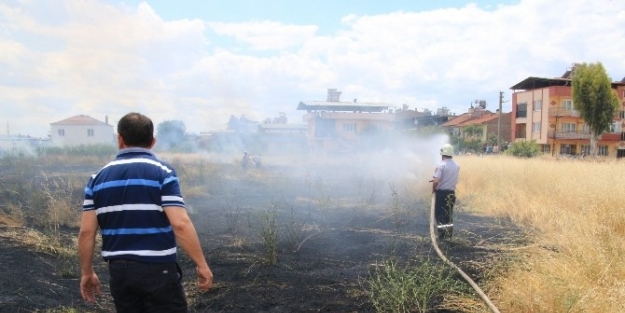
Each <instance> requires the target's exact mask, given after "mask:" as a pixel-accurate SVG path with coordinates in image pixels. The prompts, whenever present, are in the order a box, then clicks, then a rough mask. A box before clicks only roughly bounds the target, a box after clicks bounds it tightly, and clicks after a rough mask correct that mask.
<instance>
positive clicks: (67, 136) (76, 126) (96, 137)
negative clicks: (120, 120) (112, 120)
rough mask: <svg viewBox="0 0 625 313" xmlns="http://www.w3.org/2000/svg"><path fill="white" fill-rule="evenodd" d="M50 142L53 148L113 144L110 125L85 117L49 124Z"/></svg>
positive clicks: (78, 116)
mask: <svg viewBox="0 0 625 313" xmlns="http://www.w3.org/2000/svg"><path fill="white" fill-rule="evenodd" d="M50 128H51V129H50V140H51V143H52V145H55V146H78V145H92V144H111V145H113V144H115V133H114V129H113V126H112V125H109V124H108V117H106V118H105V121H104V122H102V121H99V120H96V119H94V118H92V117H90V116H87V115H77V116H74V117H70V118H67V119H64V120H61V121H58V122H54V123H51V124H50Z"/></svg>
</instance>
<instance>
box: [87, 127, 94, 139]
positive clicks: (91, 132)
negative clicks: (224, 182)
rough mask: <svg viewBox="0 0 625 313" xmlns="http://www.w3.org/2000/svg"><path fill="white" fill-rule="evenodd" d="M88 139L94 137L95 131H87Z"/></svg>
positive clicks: (90, 129)
mask: <svg viewBox="0 0 625 313" xmlns="http://www.w3.org/2000/svg"><path fill="white" fill-rule="evenodd" d="M87 137H93V129H92V128H89V129H87Z"/></svg>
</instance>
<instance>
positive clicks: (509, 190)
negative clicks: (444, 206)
mask: <svg viewBox="0 0 625 313" xmlns="http://www.w3.org/2000/svg"><path fill="white" fill-rule="evenodd" d="M458 161H459V162H460V163H461V165H462V170H461V179H460V183H459V186H458V188H459V190H458V194H459V198H460V199H461V200H462V201H463V202H465V203H466V205H467V206H468V207H469V209H470V210H471V211H474V212H478V213H480V214H484V215H488V216H501V217H509V218H510V219H511V220H512V221H513V222H515V223H517V224H519V225H521V226H522V227H523V228H524V229H526V230H527V231H528V232H529V233H530V234H531V238H532V240H533V244H532V245H530V246H528V247H526V248H521V249H518V250H517V254H518V256H519V260H520V261H519V262H517V263H515V264H512V266H511V267H510V268H509V269H508V271H507V273H506V274H505V275H502V276H501V277H497V278H496V279H495V281H494V284H495V285H496V286H497V287H496V288H497V290H498V291H497V295H496V296H495V297H494V298H495V302H496V303H497V304H498V306H499V308H500V310H501V311H502V312H615V313H616V312H625V301H623V299H625V267H624V266H623V260H624V259H625V240H623V238H624V236H625V194H624V193H623V191H624V190H625V176H624V175H622V173H624V172H625V162H619V161H616V160H612V161H606V160H592V159H586V160H584V161H580V160H554V159H551V158H535V159H518V158H512V157H486V158H485V157H470V156H467V157H460V158H458Z"/></svg>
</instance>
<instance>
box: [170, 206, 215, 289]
mask: <svg viewBox="0 0 625 313" xmlns="http://www.w3.org/2000/svg"><path fill="white" fill-rule="evenodd" d="M163 210H164V211H165V214H167V218H168V219H169V222H170V223H171V226H172V228H173V229H174V234H175V235H176V241H177V242H178V244H179V245H180V247H181V248H182V250H184V251H185V252H186V253H187V254H188V255H189V257H190V258H191V260H193V262H194V263H195V265H196V266H197V268H196V272H197V275H198V280H199V285H198V287H199V288H200V289H202V290H208V289H210V288H211V287H212V285H213V273H212V272H211V270H210V268H209V267H208V263H207V262H206V259H205V258H204V253H203V252H202V246H201V245H200V240H199V238H198V236H197V232H196V230H195V227H194V226H193V223H192V222H191V218H189V215H188V214H187V211H186V210H185V209H184V208H181V207H178V206H169V207H164V208H163Z"/></svg>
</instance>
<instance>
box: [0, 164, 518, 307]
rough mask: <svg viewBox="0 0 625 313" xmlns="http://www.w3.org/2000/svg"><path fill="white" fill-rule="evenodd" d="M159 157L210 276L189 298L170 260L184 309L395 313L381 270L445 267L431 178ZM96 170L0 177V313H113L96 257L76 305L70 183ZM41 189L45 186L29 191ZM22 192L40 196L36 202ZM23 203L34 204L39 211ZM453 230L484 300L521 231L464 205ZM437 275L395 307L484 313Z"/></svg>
mask: <svg viewBox="0 0 625 313" xmlns="http://www.w3.org/2000/svg"><path fill="white" fill-rule="evenodd" d="M170 161H171V162H170V163H172V164H173V165H174V166H175V167H176V169H177V171H178V173H179V176H180V178H181V182H182V184H183V194H184V196H185V201H186V203H187V208H188V210H189V212H190V214H191V217H192V219H193V222H194V225H195V228H196V229H197V231H198V234H199V237H200V240H201V242H202V246H203V248H204V252H205V255H206V257H207V259H208V261H209V264H210V266H211V269H212V271H213V274H214V287H213V289H211V290H210V291H209V292H206V293H200V292H198V291H197V289H196V288H195V273H194V266H193V264H192V262H190V260H189V259H188V258H187V257H186V255H185V254H184V252H182V251H180V252H179V263H180V264H181V267H182V268H183V271H184V278H183V282H184V284H185V289H186V292H187V295H188V300H189V307H190V311H191V312H400V311H401V310H395V311H393V310H392V309H391V308H388V310H384V309H380V303H379V302H377V300H376V299H375V295H374V294H373V292H372V288H373V285H372V283H371V278H372V277H373V276H375V275H379V274H377V273H379V272H380V269H383V268H384V267H387V266H388V264H389V263H388V261H389V260H392V261H393V262H395V264H400V265H401V266H406V267H409V266H412V265H413V264H423V262H427V263H428V264H434V265H440V266H441V267H443V265H442V263H441V262H440V260H438V257H437V255H436V253H435V252H434V250H433V248H432V246H431V242H430V237H429V210H430V202H429V201H430V198H429V194H428V191H427V175H429V174H430V173H429V171H428V172H427V174H426V173H420V172H419V171H412V172H411V171H408V172H411V173H410V175H406V171H399V172H393V171H387V170H383V169H382V170H381V171H379V170H376V171H371V170H367V169H364V168H362V167H359V166H357V164H358V162H355V161H353V160H352V161H349V160H348V162H346V163H329V164H326V163H310V162H309V163H307V164H306V165H301V164H298V165H291V164H288V163H286V162H279V161H275V162H271V160H269V161H267V162H265V164H266V165H265V166H263V167H261V168H251V169H248V170H247V171H244V170H242V169H241V168H240V167H239V166H238V165H237V164H236V162H230V163H225V164H224V163H222V164H215V163H210V162H204V161H202V162H200V163H197V162H196V161H185V160H184V159H179V158H171V160H170ZM346 164H350V166H346ZM355 164H356V165H355ZM100 166H101V164H98V165H76V166H62V167H61V166H58V165H40V166H38V167H32V166H30V167H24V168H21V167H20V166H19V165H17V166H16V165H15V164H12V165H6V166H3V167H2V168H1V173H2V177H0V180H1V181H2V184H1V185H0V188H2V189H1V190H2V198H1V199H0V213H1V215H0V217H1V219H0V263H1V264H2V265H3V268H2V270H0V312H112V311H114V307H113V304H112V298H111V297H110V293H109V291H108V289H109V288H108V272H107V265H106V263H104V262H103V261H102V260H101V258H100V256H99V254H98V253H99V252H96V258H95V264H96V271H97V273H98V275H99V277H100V279H101V281H102V288H103V290H102V295H101V296H100V297H99V298H98V301H97V303H96V304H95V305H87V304H85V303H83V302H82V300H81V298H80V292H79V289H78V282H79V274H80V271H79V267H78V260H77V258H76V256H75V251H73V250H75V236H76V234H77V232H78V228H77V221H78V217H79V214H80V206H81V203H82V199H81V196H82V194H81V193H80V191H81V188H82V184H83V183H84V182H86V180H87V177H88V175H90V174H91V173H92V172H94V171H97V170H98V169H99V168H100ZM20 168H21V169H20ZM20 171H21V172H20ZM22 172H25V173H22ZM424 172H425V171H424ZM22 175H23V176H22ZM424 175H425V176H424ZM20 177H28V178H26V179H25V181H23V182H21V181H20V179H22V178H20ZM55 177H59V178H58V180H55ZM59 181H61V182H66V183H67V182H68V181H72V183H71V184H70V183H67V184H59V183H58V182H59ZM52 182H56V185H55V186H56V187H53V188H52V187H50V188H48V187H45V188H42V187H41V186H42V185H44V186H45V185H46V184H47V185H48V186H49V185H50V184H51V183H52ZM16 184H17V185H19V184H22V185H24V186H22V187H20V188H22V189H19V188H16ZM29 186H30V187H32V188H33V189H34V190H46V191H47V194H48V198H46V197H45V195H40V194H38V193H37V191H28V190H29V189H27V187H29ZM68 186H69V187H68ZM25 197H35V198H37V197H39V198H43V199H44V200H45V201H44V200H41V201H43V202H42V203H44V204H45V208H42V207H41V206H43V205H40V206H38V205H37V202H34V201H27V200H26V199H25ZM55 197H65V199H66V202H63V203H60V204H59V201H58V200H57V201H56V202H55V201H54V198H55ZM46 199H47V200H46ZM54 205H65V206H69V210H70V213H69V215H68V217H65V219H66V221H65V222H63V223H61V222H58V221H57V222H55V223H53V224H54V225H53V226H52V227H51V226H50V225H49V224H47V222H49V221H51V220H54V219H51V218H50V217H49V216H50V214H51V213H50V212H51V211H54V210H55V209H54ZM46 208H47V209H46ZM28 210H34V211H36V212H35V213H32V212H31V213H28ZM57 215H58V214H57ZM37 216H39V217H42V220H38V219H37ZM45 216H47V217H48V218H43V217H45ZM55 216H56V215H55ZM46 221H47V222H46ZM454 225H455V230H454V231H455V233H454V239H453V241H452V242H450V243H448V244H444V245H441V248H442V249H443V250H444V251H445V253H446V255H447V256H448V258H449V259H450V260H451V261H453V262H455V263H456V264H457V265H458V266H460V267H461V268H462V269H463V270H464V271H465V272H467V274H469V275H470V276H471V277H472V278H473V279H474V280H475V281H476V282H477V283H478V284H480V285H482V286H483V287H482V288H483V289H484V290H485V291H486V292H487V293H488V292H489V291H493V290H489V278H490V277H492V276H493V275H501V274H502V273H503V272H504V271H505V268H506V266H507V264H508V263H509V262H512V261H511V258H513V256H512V255H511V253H510V252H509V249H507V248H508V247H510V246H511V245H512V246H514V245H521V244H523V243H525V241H526V238H525V236H524V235H523V232H522V231H521V230H520V229H518V228H517V227H515V226H514V225H512V224H510V223H509V222H507V221H504V220H499V219H495V218H489V217H484V216H476V215H472V214H471V213H470V211H469V210H466V209H465V206H464V204H463V198H462V195H460V197H459V200H458V205H457V208H456V211H455V216H454ZM445 279H449V280H450V281H454V282H456V283H457V284H456V285H457V286H458V288H455V289H453V290H435V292H433V293H432V294H431V296H430V298H428V299H426V300H427V301H426V302H427V303H426V304H425V305H422V306H412V307H411V306H410V305H408V306H407V307H406V308H405V310H404V311H405V312H486V311H487V308H486V306H485V305H483V304H482V303H481V302H480V299H479V297H478V296H477V295H476V294H475V293H474V292H473V291H472V289H471V288H470V287H469V286H468V285H467V284H464V283H463V282H462V279H461V277H460V276H459V275H454V274H453V273H449V275H448V276H446V278H445Z"/></svg>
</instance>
